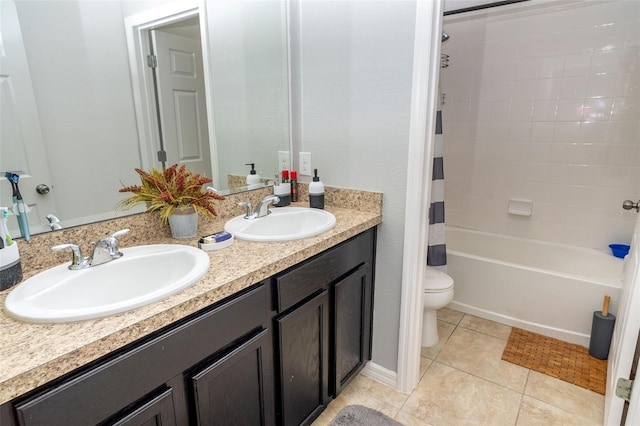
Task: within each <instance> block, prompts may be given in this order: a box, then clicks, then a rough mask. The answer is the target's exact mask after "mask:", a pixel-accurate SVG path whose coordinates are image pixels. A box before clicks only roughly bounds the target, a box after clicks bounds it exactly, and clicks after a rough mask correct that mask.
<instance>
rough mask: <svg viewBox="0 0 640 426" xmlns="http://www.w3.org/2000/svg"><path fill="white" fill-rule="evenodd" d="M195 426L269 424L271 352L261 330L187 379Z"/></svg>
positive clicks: (272, 419)
mask: <svg viewBox="0 0 640 426" xmlns="http://www.w3.org/2000/svg"><path fill="white" fill-rule="evenodd" d="M190 381H191V389H192V391H193V396H194V399H195V401H194V402H195V417H196V423H197V424H198V425H207V426H209V425H247V426H257V425H272V424H275V412H274V411H275V409H274V407H275V406H274V402H273V351H272V336H271V332H270V330H268V329H267V330H262V331H260V332H259V333H257V334H255V335H253V337H251V338H249V339H248V340H245V341H244V342H243V343H241V344H240V345H239V346H237V347H236V348H234V349H232V350H231V351H230V352H229V351H225V354H224V355H223V356H221V357H218V358H217V359H215V360H214V361H213V362H212V363H210V364H208V365H207V366H205V367H204V368H201V369H199V371H198V372H196V373H195V374H193V375H192V376H191V378H190Z"/></svg>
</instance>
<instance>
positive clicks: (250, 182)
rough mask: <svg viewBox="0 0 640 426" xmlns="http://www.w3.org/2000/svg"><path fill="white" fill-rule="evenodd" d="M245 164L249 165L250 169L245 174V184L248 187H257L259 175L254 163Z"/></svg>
mask: <svg viewBox="0 0 640 426" xmlns="http://www.w3.org/2000/svg"><path fill="white" fill-rule="evenodd" d="M245 166H251V171H250V172H249V174H248V175H247V186H249V189H251V188H252V187H253V188H257V185H258V184H260V176H259V175H258V174H257V173H256V170H255V168H254V167H255V163H247V164H245Z"/></svg>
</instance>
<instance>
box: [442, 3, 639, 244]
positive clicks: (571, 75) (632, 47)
mask: <svg viewBox="0 0 640 426" xmlns="http://www.w3.org/2000/svg"><path fill="white" fill-rule="evenodd" d="M528 3H529V2H526V3H522V4H523V5H527V4H528ZM531 3H534V2H531ZM465 15H466V16H465ZM444 30H445V31H446V32H447V33H449V35H450V36H451V38H450V40H449V41H448V42H446V43H444V44H443V53H446V54H449V55H450V62H449V64H450V66H449V68H446V69H443V70H442V72H441V74H440V75H441V78H440V85H441V90H442V92H444V96H445V98H444V102H445V103H444V105H443V121H444V139H445V157H444V158H445V176H446V178H445V179H446V188H445V194H446V195H445V196H446V208H447V210H446V219H447V223H448V224H450V225H454V226H461V227H465V228H472V229H477V230H483V231H489V232H497V233H501V234H507V235H514V236H521V237H526V238H533V239H539V240H546V241H555V242H561V243H567V244H572V245H578V246H585V247H592V248H597V249H607V245H608V244H610V243H612V242H621V243H627V244H628V243H629V242H630V240H631V233H632V231H633V226H634V223H635V218H636V215H637V213H636V212H635V211H625V210H622V208H621V204H622V201H623V200H625V199H633V200H638V199H639V198H640V124H639V122H640V1H636V0H618V1H597V2H595V1H580V2H568V1H546V2H537V4H535V5H527V6H524V8H523V7H518V8H517V9H516V8H513V7H511V8H494V9H490V10H489V11H488V12H481V13H477V12H476V13H475V14H468V13H467V14H461V15H452V16H450V17H445V21H444ZM510 198H517V199H528V200H532V202H533V212H532V215H531V216H529V217H525V216H514V215H509V214H508V213H507V208H508V202H509V199H510Z"/></svg>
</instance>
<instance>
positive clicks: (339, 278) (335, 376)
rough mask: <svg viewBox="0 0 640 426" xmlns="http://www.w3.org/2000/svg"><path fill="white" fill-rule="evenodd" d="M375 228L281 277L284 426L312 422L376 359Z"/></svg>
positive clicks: (278, 306)
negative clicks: (373, 329)
mask: <svg viewBox="0 0 640 426" xmlns="http://www.w3.org/2000/svg"><path fill="white" fill-rule="evenodd" d="M375 232H376V230H375V229H371V230H369V231H366V232H364V233H362V234H360V235H358V236H356V237H354V238H352V239H350V240H347V241H345V242H344V243H342V244H339V245H338V246H336V247H334V248H331V249H329V250H327V251H325V252H324V253H322V254H320V255H318V256H316V257H313V258H311V259H309V260H308V261H306V262H304V263H303V264H301V265H298V266H295V267H293V268H291V269H289V270H286V271H284V272H283V273H281V274H279V275H277V276H276V277H274V280H273V293H274V297H273V299H274V304H275V306H274V309H275V311H276V312H279V313H280V315H279V316H277V317H276V319H275V324H276V325H275V327H274V329H275V330H276V340H277V344H276V345H277V348H278V350H277V352H276V356H277V358H278V362H277V371H278V380H276V385H277V389H276V393H277V398H279V400H278V403H277V406H278V412H277V418H278V423H279V424H282V425H285V426H288V425H298V424H310V423H311V422H312V421H313V420H314V419H315V418H316V417H317V416H318V415H319V414H320V413H321V412H322V411H323V410H324V408H325V407H326V406H327V404H328V403H329V402H330V400H331V398H332V397H335V396H337V395H338V394H339V393H340V392H341V391H342V389H343V388H344V386H346V385H347V384H348V383H349V381H350V380H351V379H353V377H355V376H356V375H357V374H358V372H360V370H362V368H364V366H365V364H366V362H367V361H368V360H369V359H371V324H372V313H373V283H374V270H373V265H374V262H375V240H376V234H375Z"/></svg>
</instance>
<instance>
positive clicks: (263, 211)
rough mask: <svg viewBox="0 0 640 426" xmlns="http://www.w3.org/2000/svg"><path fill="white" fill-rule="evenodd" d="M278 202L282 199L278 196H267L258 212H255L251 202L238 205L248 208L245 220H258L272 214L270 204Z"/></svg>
mask: <svg viewBox="0 0 640 426" xmlns="http://www.w3.org/2000/svg"><path fill="white" fill-rule="evenodd" d="M278 201H280V197H278V196H277V195H267V196H266V197H264V198H263V199H262V201H260V205H259V206H258V209H257V211H255V210H253V206H252V205H251V203H250V202H249V201H241V202H239V203H238V205H239V206H242V207H246V208H247V214H245V215H244V218H245V219H258V218H261V217H265V216H267V215H268V214H270V213H271V212H270V211H269V204H271V203H277V202H278Z"/></svg>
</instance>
